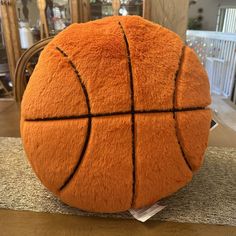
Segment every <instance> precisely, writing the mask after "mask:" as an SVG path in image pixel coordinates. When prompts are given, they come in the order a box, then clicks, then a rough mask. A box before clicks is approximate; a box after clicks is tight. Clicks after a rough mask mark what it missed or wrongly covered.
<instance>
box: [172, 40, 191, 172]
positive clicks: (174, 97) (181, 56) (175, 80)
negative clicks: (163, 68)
mask: <svg viewBox="0 0 236 236" xmlns="http://www.w3.org/2000/svg"><path fill="white" fill-rule="evenodd" d="M184 51H185V45H184V46H183V47H182V50H181V54H180V57H179V63H178V69H177V71H176V73H175V79H174V92H173V119H174V127H175V134H176V139H177V142H178V145H179V148H180V151H181V153H182V156H183V158H184V161H185V163H186V165H187V166H188V168H189V169H190V171H191V172H192V171H193V170H192V168H191V166H190V164H189V162H188V160H187V158H186V155H185V153H184V150H183V147H182V144H181V142H180V139H179V135H178V133H179V132H178V124H177V118H176V114H175V102H176V93H177V86H176V85H177V80H178V78H179V73H180V70H181V67H182V64H183V59H184Z"/></svg>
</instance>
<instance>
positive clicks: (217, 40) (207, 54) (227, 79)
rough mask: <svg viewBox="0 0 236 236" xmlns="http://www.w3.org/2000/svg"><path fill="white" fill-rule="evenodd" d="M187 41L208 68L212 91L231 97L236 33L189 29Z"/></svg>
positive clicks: (235, 55) (234, 70) (234, 68)
mask: <svg viewBox="0 0 236 236" xmlns="http://www.w3.org/2000/svg"><path fill="white" fill-rule="evenodd" d="M186 41H187V44H188V46H190V47H191V48H193V49H194V50H195V52H196V53H197V54H198V57H199V59H200V61H201V62H202V64H203V65H204V66H205V68H206V71H207V73H208V77H209V81H210V86H211V92H212V93H217V94H220V95H223V96H225V97H230V96H231V95H232V94H231V93H232V91H233V85H234V80H235V72H236V34H231V33H222V32H214V31H198V30H188V31H187V40H186Z"/></svg>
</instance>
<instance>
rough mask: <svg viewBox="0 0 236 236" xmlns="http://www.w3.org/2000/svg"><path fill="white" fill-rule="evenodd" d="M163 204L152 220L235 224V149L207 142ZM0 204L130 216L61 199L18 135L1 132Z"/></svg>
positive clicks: (58, 211)
mask: <svg viewBox="0 0 236 236" xmlns="http://www.w3.org/2000/svg"><path fill="white" fill-rule="evenodd" d="M160 204H164V205H167V207H166V208H165V209H164V210H163V211H162V212H160V213H159V214H157V215H155V216H154V217H153V218H152V219H153V220H167V221H175V222H189V223H207V224H223V225H233V226H236V149H235V148H217V147H209V148H208V150H207V152H206V157H205V162H204V165H203V167H202V168H201V170H200V171H199V172H198V173H197V174H196V175H195V176H194V178H193V180H192V182H191V183H190V184H189V185H188V186H186V187H185V188H183V189H182V190H180V191H179V192H177V193H176V194H174V195H173V196H171V197H169V198H167V199H164V200H162V201H161V202H160ZM0 208H7V209H14V210H28V211H35V212H53V213H62V214H75V215H83V216H90V215H93V216H99V217H119V218H131V217H132V216H131V215H130V214H129V213H128V212H124V213H121V214H95V213H87V212H84V211H81V210H78V209H75V208H71V207H69V206H66V205H65V204H63V203H62V202H61V201H60V200H58V199H57V198H56V197H55V196H53V195H52V194H51V193H50V192H49V191H48V190H46V189H45V188H44V187H43V185H42V184H41V183H40V182H39V180H38V179H37V177H36V176H35V175H34V173H33V171H32V170H31V167H30V166H29V164H28V162H27V159H26V157H25V154H24V151H23V148H22V143H21V139H20V138H0Z"/></svg>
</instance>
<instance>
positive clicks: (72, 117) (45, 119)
mask: <svg viewBox="0 0 236 236" xmlns="http://www.w3.org/2000/svg"><path fill="white" fill-rule="evenodd" d="M207 109H208V108H205V107H196V108H184V109H174V110H173V109H170V110H136V111H134V114H155V113H168V112H171V113H172V112H186V111H198V110H207ZM130 114H131V112H130V111H120V112H119V111H118V112H112V113H95V114H82V115H78V116H61V117H48V118H36V119H25V121H36V122H37V121H50V120H52V121H53V120H73V119H84V118H89V117H91V118H96V117H109V116H119V115H130Z"/></svg>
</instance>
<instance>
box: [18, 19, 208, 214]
mask: <svg viewBox="0 0 236 236" xmlns="http://www.w3.org/2000/svg"><path fill="white" fill-rule="evenodd" d="M210 101H211V99H210V93H209V83H208V79H207V75H206V72H205V71H204V68H203V67H202V65H201V64H200V62H199V60H198V58H197V56H196V55H195V53H194V52H193V50H192V49H190V48H188V47H187V46H185V45H184V43H183V42H182V41H181V39H180V38H179V37H178V36H177V35H176V34H175V33H173V32H171V31H169V30H167V29H165V28H163V27H161V26H160V25H157V24H153V23H151V22H149V21H147V20H144V19H143V18H141V17H137V16H129V17H108V18H105V19H102V20H97V21H92V22H88V23H84V24H73V25H71V26H69V27H68V28H67V29H65V30H64V31H63V32H61V33H60V34H58V35H57V36H56V37H55V38H54V39H53V40H52V41H51V42H50V43H49V44H48V45H47V46H46V47H45V49H44V50H43V52H42V53H41V55H40V58H39V61H38V64H37V66H36V68H35V70H34V72H33V75H32V77H31V78H30V81H29V83H28V86H27V89H26V91H25V94H24V97H23V101H22V114H21V134H22V138H23V144H24V148H25V151H26V154H27V156H28V159H29V161H30V163H31V165H32V168H33V169H34V171H35V173H36V174H37V176H38V178H39V179H40V180H41V182H42V183H43V184H44V185H45V186H46V187H47V188H48V189H49V190H51V191H52V192H53V193H54V194H56V195H57V196H58V197H59V198H60V199H61V200H62V201H63V202H65V203H67V204H69V205H71V206H74V207H78V208H80V209H83V210H86V211H93V212H120V211H125V210H128V209H130V208H141V207H144V206H148V205H150V204H153V203H154V202H156V201H158V200H159V199H161V198H164V197H167V196H169V195H171V194H172V193H174V192H176V191H177V190H178V189H180V188H182V187H183V186H185V185H186V184H187V183H188V182H189V181H190V180H191V178H192V174H193V172H194V171H196V170H197V169H198V168H199V167H200V165H201V163H202V161H203V155H204V151H205V149H206V147H207V140H208V134H209V128H210V121H211V111H210V110H209V109H207V108H206V107H207V106H208V105H209V104H210Z"/></svg>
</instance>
